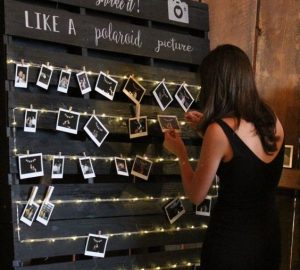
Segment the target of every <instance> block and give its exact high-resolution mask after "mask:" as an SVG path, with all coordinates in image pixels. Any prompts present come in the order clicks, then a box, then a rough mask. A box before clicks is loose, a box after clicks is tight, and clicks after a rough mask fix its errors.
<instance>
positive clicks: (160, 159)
mask: <svg viewBox="0 0 300 270" xmlns="http://www.w3.org/2000/svg"><path fill="white" fill-rule="evenodd" d="M7 64H24V60H22V61H21V62H20V61H15V60H12V59H9V60H7ZM26 65H28V66H29V67H34V68H41V67H42V65H40V64H37V63H33V62H28V63H26ZM47 66H49V67H50V68H51V69H52V70H57V71H62V70H68V71H69V72H74V73H79V72H81V71H86V73H87V74H88V75H90V76H98V75H99V72H94V71H91V70H88V71H87V70H86V68H85V67H84V66H83V67H82V69H81V70H80V69H74V68H72V69H70V68H69V67H68V66H65V67H58V66H50V64H49V63H47ZM106 73H107V74H109V76H110V77H112V78H115V79H121V80H122V79H123V80H125V79H128V78H129V76H128V75H118V74H110V72H109V71H106ZM135 79H136V80H137V81H139V82H146V83H153V84H154V85H156V84H159V83H160V82H161V81H158V80H151V79H144V78H142V77H135ZM163 81H164V83H165V84H166V85H174V86H180V85H182V83H178V82H174V81H165V80H163ZM184 84H185V85H186V86H188V87H191V88H195V89H197V90H200V89H201V86H200V85H193V84H186V83H185V82H184ZM199 92H200V91H199ZM198 97H199V93H198V95H197V97H196V100H198ZM30 109H33V107H32V105H30V108H26V107H15V108H13V109H12V112H13V122H12V123H11V125H12V131H13V154H14V155H15V156H20V155H24V154H25V153H24V154H22V153H19V151H18V148H17V136H16V128H17V122H16V115H15V112H16V111H26V110H30ZM34 110H36V111H38V112H39V113H42V114H43V113H50V114H51V113H52V114H58V112H59V111H58V110H50V109H46V108H34ZM77 113H79V115H80V116H92V115H95V116H96V117H99V118H108V119H113V120H115V121H116V122H122V121H126V120H128V119H129V118H130V117H126V116H116V115H108V114H104V113H102V114H96V113H95V110H93V112H92V113H89V112H87V111H84V112H77ZM147 121H148V122H149V123H150V124H155V123H156V122H157V119H154V118H147ZM179 123H180V125H181V126H184V125H185V124H186V123H187V122H186V121H184V120H180V121H179ZM27 154H28V150H27ZM56 156H57V155H51V154H47V155H43V159H47V160H53V159H54V157H56ZM84 156H85V154H84ZM81 157H83V156H82V155H64V158H66V159H69V160H78V159H79V158H81ZM90 158H91V160H104V161H106V162H112V161H113V160H114V158H115V157H114V156H104V157H103V156H90ZM122 158H124V157H122ZM144 158H145V159H148V158H149V157H147V156H145V155H144ZM124 159H125V160H127V161H132V160H133V159H134V157H125V158H124ZM151 159H152V160H153V162H156V163H159V162H176V161H178V158H163V157H155V158H151ZM189 161H191V162H193V161H197V159H194V158H190V159H189ZM213 188H218V187H217V186H215V185H214V186H213ZM178 198H179V199H181V200H187V199H188V198H187V197H185V196H181V197H178ZM171 199H173V198H171V197H153V196H146V197H130V198H93V199H72V200H61V199H57V200H52V202H53V203H54V204H83V203H120V202H132V203H135V202H141V201H161V202H166V201H169V200H171ZM36 202H37V203H42V200H37V201H36ZM14 203H15V204H16V205H17V207H16V210H17V227H16V232H17V235H18V240H19V242H20V243H24V244H26V243H27V244H28V243H29V244H30V243H44V242H47V243H54V242H56V241H76V240H79V239H87V238H88V236H87V235H71V236H64V237H45V238H31V239H22V237H21V226H20V222H19V218H18V217H19V207H23V206H24V205H26V203H27V201H21V200H18V201H15V202H14ZM206 229H207V225H206V224H204V223H203V224H200V225H199V224H198V225H197V226H195V225H187V226H176V227H175V226H172V227H168V228H166V227H156V228H153V229H148V230H136V231H125V232H115V233H109V232H106V233H105V235H106V236H108V237H124V238H126V237H130V236H144V235H148V234H160V233H174V232H185V231H193V230H206ZM198 263H199V262H187V261H184V262H180V263H173V264H166V265H161V266H154V267H143V268H137V269H139V270H160V269H161V270H162V269H180V268H182V267H189V266H193V265H195V264H198ZM137 269H136V270H137Z"/></svg>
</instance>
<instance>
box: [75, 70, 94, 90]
mask: <svg viewBox="0 0 300 270" xmlns="http://www.w3.org/2000/svg"><path fill="white" fill-rule="evenodd" d="M76 77H77V81H78V84H79V88H80V91H81V94H82V95H84V94H86V93H88V92H90V91H92V88H91V85H90V81H89V78H88V75H87V73H86V71H81V72H79V73H77V74H76Z"/></svg>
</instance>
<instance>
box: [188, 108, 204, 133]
mask: <svg viewBox="0 0 300 270" xmlns="http://www.w3.org/2000/svg"><path fill="white" fill-rule="evenodd" d="M202 118H203V113H201V112H198V111H190V112H187V113H185V120H186V121H187V122H188V124H189V125H190V127H191V128H193V129H196V128H197V127H198V126H199V124H200V123H201V121H202Z"/></svg>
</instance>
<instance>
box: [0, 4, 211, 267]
mask: <svg viewBox="0 0 300 270" xmlns="http://www.w3.org/2000/svg"><path fill="white" fill-rule="evenodd" d="M105 2H107V3H112V2H115V3H117V2H118V3H121V2H125V3H127V5H125V6H122V5H121V4H120V5H116V6H110V5H107V6H105V4H104V3H105ZM185 2H187V3H188V5H189V23H188V24H186V23H182V22H174V21H171V20H169V19H168V5H167V3H168V1H165V0H155V1H154V0H153V1H146V0H132V1H80V0H55V1H54V0H47V1H33V0H31V1H30V0H22V1H21V0H19V1H13V0H5V1H4V6H5V7H4V15H5V17H4V19H5V27H4V31H5V32H4V38H5V43H6V47H5V55H6V59H5V60H6V62H7V66H6V68H7V72H6V92H5V93H6V94H5V95H6V105H7V109H6V113H7V123H8V124H7V125H8V129H7V135H8V143H7V150H8V151H9V157H7V161H8V164H9V174H8V177H7V181H8V182H9V184H10V185H11V208H12V224H13V234H14V236H13V249H14V258H13V260H14V262H13V264H14V268H15V269H24V270H30V269H32V270H33V269H39V270H50V269H82V270H83V269H159V268H158V267H161V269H169V268H170V269H172V268H173V269H174V268H177V269H193V267H194V265H195V264H197V263H198V262H199V254H200V248H201V242H202V239H203V235H204V233H205V228H206V224H207V222H208V217H201V216H196V215H195V211H194V206H193V205H192V204H191V203H190V202H189V201H188V200H187V199H186V198H182V200H183V203H184V206H185V208H186V214H185V215H183V216H182V217H181V218H180V219H179V220H177V221H176V222H175V223H174V224H172V225H171V224H170V223H169V221H168V220H167V218H166V215H165V213H164V210H163V207H164V205H166V203H167V202H168V201H170V200H171V199H172V198H175V197H177V196H184V194H183V190H182V187H181V181H180V176H179V169H178V164H177V161H176V160H174V156H172V155H170V154H169V153H167V152H166V151H165V150H164V149H163V147H162V141H163V134H162V132H161V130H160V127H159V125H158V123H157V122H156V121H155V119H156V116H157V114H167V115H168V114H171V115H176V116H177V117H178V118H179V119H180V121H183V120H184V111H183V110H182V108H181V107H180V106H179V105H178V103H177V102H176V100H174V101H173V102H172V104H171V105H170V106H169V107H168V108H167V109H166V110H165V111H164V112H162V111H161V109H160V108H159V106H158V104H157V102H156V101H155V99H154V97H153V95H152V91H153V90H154V88H155V86H156V85H157V83H158V82H159V81H161V80H162V79H165V81H166V83H167V86H168V88H169V90H170V92H171V94H172V95H174V93H175V91H176V90H177V89H178V87H179V85H180V84H181V83H183V82H185V83H186V84H187V85H188V89H189V90H190V92H191V94H192V96H193V97H194V98H195V100H196V101H198V97H199V93H200V89H199V84H200V82H199V77H198V73H197V70H198V66H199V64H200V62H201V60H202V58H203V57H204V56H205V55H206V54H207V52H208V50H209V40H208V35H207V33H208V30H209V28H208V7H207V5H205V4H201V3H196V2H192V1H188V0H186V1H185ZM113 31H116V32H113ZM120 32H122V33H127V34H128V37H129V39H130V41H128V43H129V44H120V42H115V41H114V40H113V33H115V35H118V33H120ZM179 43H180V44H181V45H183V46H181V50H177V49H175V47H176V46H179V45H178V44H179ZM172 46H173V47H172ZM22 60H23V61H24V62H25V63H30V64H31V66H30V68H29V77H28V87H27V88H26V89H24V88H17V87H15V86H14V80H15V67H16V63H21V61H22ZM47 63H49V65H52V66H54V67H55V69H54V72H53V76H52V78H51V82H50V86H49V89H48V90H45V89H42V88H40V87H38V86H36V81H37V78H38V74H39V71H40V67H41V65H42V64H47ZM66 66H67V67H68V68H71V69H72V70H73V73H72V76H71V81H70V88H69V91H68V93H67V94H63V93H60V92H57V84H58V79H59V74H60V69H62V68H64V67H66ZM84 68H85V69H86V71H88V72H89V73H88V74H89V75H88V76H89V80H90V83H91V86H92V89H94V86H95V83H96V80H97V73H98V72H99V71H100V70H101V71H103V72H109V74H111V75H112V76H115V75H117V76H119V77H117V80H118V88H117V91H116V94H115V97H114V100H113V101H110V100H108V99H106V98H105V97H103V96H102V95H100V94H98V93H96V92H95V91H92V92H90V93H88V94H85V95H81V93H80V89H79V86H78V83H77V80H76V76H75V73H76V72H78V71H80V70H83V69H84ZM132 74H134V77H135V78H136V79H139V82H140V83H141V84H142V85H143V86H144V87H145V88H146V89H147V91H146V94H145V96H144V97H143V99H142V102H141V115H142V116H147V117H148V133H149V134H148V136H146V137H141V138H135V139H129V135H128V118H130V117H134V116H135V105H134V103H133V102H132V101H131V100H129V99H128V97H127V96H126V95H125V94H124V93H123V92H122V88H123V87H124V84H125V82H126V79H124V78H123V77H124V76H129V75H132ZM141 78H142V79H141ZM196 106H197V102H195V104H194V105H193V107H194V108H196ZM30 107H32V108H34V109H37V110H38V125H37V131H36V133H27V132H24V130H23V125H24V109H26V108H28V109H29V108H30ZM70 107H72V109H73V111H76V112H80V113H81V117H80V123H79V129H78V130H79V132H78V134H77V135H71V134H67V133H64V132H60V131H57V130H56V119H57V111H58V109H59V108H64V109H69V108H70ZM93 111H95V112H96V113H97V114H98V115H99V119H100V120H101V121H102V123H103V124H104V125H105V126H106V128H107V129H108V130H109V135H108V137H107V138H106V139H105V141H104V142H103V144H102V145H101V146H100V147H97V146H96V145H95V144H94V142H93V141H92V140H91V139H90V138H89V137H88V136H87V134H86V133H85V132H84V131H83V127H84V125H85V124H86V122H87V120H88V119H89V118H90V114H92V113H93ZM181 129H182V135H183V138H184V139H185V141H186V143H187V144H188V151H189V153H190V155H191V157H193V158H194V159H197V158H198V154H199V148H200V143H201V142H200V140H199V138H198V136H197V134H196V133H195V132H194V131H191V130H190V129H189V128H188V126H187V125H186V124H185V123H183V122H182V123H181ZM27 152H29V153H43V156H44V158H43V164H44V174H45V175H44V176H43V177H39V178H32V179H23V180H21V179H20V178H19V168H18V159H17V156H18V155H20V154H26V153H27ZM58 153H62V155H65V156H67V158H66V160H65V169H64V178H63V179H51V164H52V163H51V162H52V160H51V158H52V157H53V156H54V155H57V154H58ZM84 153H85V154H86V155H87V156H92V157H94V159H93V160H92V163H93V167H94V170H95V173H96V177H95V178H93V179H88V180H86V179H84V178H83V176H82V174H81V171H80V167H79V165H78V158H79V157H80V156H83V155H84ZM121 155H122V156H123V157H125V158H127V159H128V166H129V171H130V168H131V166H132V163H133V161H132V160H133V159H134V157H135V156H136V155H141V156H144V155H145V156H147V157H148V158H149V159H150V160H151V161H153V166H152V169H151V173H150V177H149V179H148V181H145V180H142V179H139V178H134V177H133V176H129V177H124V176H120V175H117V173H116V170H115V166H114V163H113V161H112V160H111V158H112V157H114V156H121ZM194 164H195V163H194ZM34 185H37V186H38V187H39V190H38V194H37V197H36V200H37V201H39V200H42V199H43V198H44V196H45V192H46V190H47V188H48V186H49V185H52V186H54V187H55V189H54V192H53V195H52V197H51V202H53V203H54V204H55V209H54V212H53V214H52V216H51V219H50V222H49V224H48V225H47V226H44V225H42V224H40V223H38V222H34V223H33V225H32V226H31V227H29V226H27V225H25V224H23V223H21V222H19V218H20V215H21V212H22V210H23V208H24V204H25V202H26V201H27V199H28V196H29V194H30V192H31V190H32V187H33V186H34ZM211 194H215V189H213V188H212V190H211ZM99 231H101V233H102V234H105V235H110V237H109V241H108V245H107V252H106V256H105V258H103V259H99V258H98V259H95V258H92V257H87V256H83V253H84V249H85V243H86V237H87V235H88V234H89V233H98V232H99ZM163 267H164V268H163Z"/></svg>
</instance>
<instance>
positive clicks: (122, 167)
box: [115, 157, 129, 176]
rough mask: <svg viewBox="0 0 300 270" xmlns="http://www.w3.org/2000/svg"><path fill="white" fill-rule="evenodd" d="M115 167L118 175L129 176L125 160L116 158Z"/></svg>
mask: <svg viewBox="0 0 300 270" xmlns="http://www.w3.org/2000/svg"><path fill="white" fill-rule="evenodd" d="M115 165H116V170H117V174H118V175H124V176H128V175H129V173H128V169H127V162H126V159H125V158H120V157H115Z"/></svg>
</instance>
